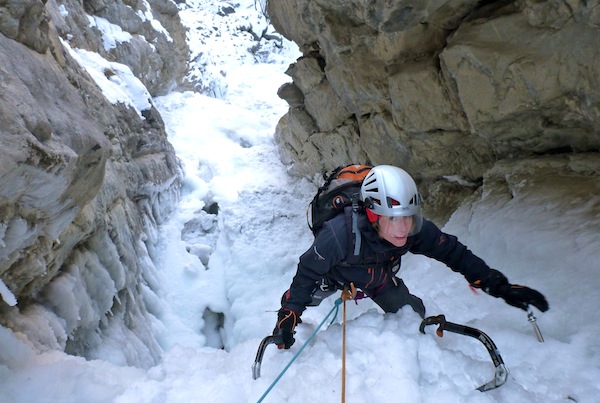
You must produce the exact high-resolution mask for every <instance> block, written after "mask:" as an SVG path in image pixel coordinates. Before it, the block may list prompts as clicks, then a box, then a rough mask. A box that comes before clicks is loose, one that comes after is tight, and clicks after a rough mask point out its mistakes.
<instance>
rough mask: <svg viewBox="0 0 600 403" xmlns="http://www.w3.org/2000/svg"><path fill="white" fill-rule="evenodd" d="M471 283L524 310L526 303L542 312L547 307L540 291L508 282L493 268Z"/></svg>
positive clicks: (546, 302)
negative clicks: (484, 275) (483, 276)
mask: <svg viewBox="0 0 600 403" xmlns="http://www.w3.org/2000/svg"><path fill="white" fill-rule="evenodd" d="M472 285H473V286H474V287H476V288H481V289H482V290H483V291H485V292H486V293H487V294H490V295H491V296H492V297H500V298H502V299H504V301H506V303H507V304H509V305H512V306H514V307H517V308H521V309H523V310H525V311H526V310H527V306H528V305H533V306H535V307H536V308H537V309H539V310H540V311H542V312H546V311H547V310H548V309H549V306H548V301H546V298H545V297H544V296H543V295H542V294H541V293H539V292H538V291H536V290H533V289H531V288H529V287H525V286H522V285H516V284H510V283H509V282H508V279H507V278H506V276H504V274H502V273H500V272H499V271H498V270H495V269H490V270H488V272H487V276H486V277H485V278H483V279H481V280H476V281H474V282H473V284H472Z"/></svg>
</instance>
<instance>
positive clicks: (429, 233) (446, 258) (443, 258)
mask: <svg viewBox="0 0 600 403" xmlns="http://www.w3.org/2000/svg"><path fill="white" fill-rule="evenodd" d="M410 251H411V252H412V253H417V254H422V255H425V256H427V257H430V258H433V259H435V260H438V261H440V262H442V263H445V264H446V265H447V266H448V267H450V268H451V269H452V270H453V271H456V272H458V273H461V274H462V275H463V276H465V278H466V279H467V281H468V282H469V283H470V284H473V285H477V284H479V283H480V282H481V281H482V280H485V279H487V278H488V277H489V275H490V270H491V269H490V267H489V266H488V265H487V264H486V263H485V262H484V261H483V260H482V259H481V258H479V257H478V256H476V255H475V254H473V252H471V251H470V250H469V249H467V247H466V246H465V245H463V244H462V243H460V242H459V241H458V238H457V237H455V236H454V235H450V234H446V233H444V232H442V231H441V230H440V229H439V228H438V227H437V226H436V225H435V224H434V223H432V222H431V221H428V220H423V228H422V229H421V232H419V234H417V235H415V239H414V243H413V245H411V247H410ZM494 271H495V270H494Z"/></svg>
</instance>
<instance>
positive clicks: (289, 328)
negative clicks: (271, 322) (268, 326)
mask: <svg viewBox="0 0 600 403" xmlns="http://www.w3.org/2000/svg"><path fill="white" fill-rule="evenodd" d="M299 320H300V318H299V315H298V314H297V313H296V312H294V311H292V310H290V309H286V308H281V309H280V310H279V312H278V313H277V325H276V326H275V329H274V330H273V337H274V342H275V344H277V347H278V348H279V349H283V348H285V349H288V348H290V347H292V345H293V344H294V342H295V341H296V340H295V339H294V328H295V327H296V325H297V324H298V323H299Z"/></svg>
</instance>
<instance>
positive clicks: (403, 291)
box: [365, 277, 425, 318]
mask: <svg viewBox="0 0 600 403" xmlns="http://www.w3.org/2000/svg"><path fill="white" fill-rule="evenodd" d="M365 293H366V294H367V295H368V296H369V297H371V299H372V300H373V302H375V303H376V304H377V305H379V306H380V307H381V309H383V310H384V311H385V312H398V311H399V310H400V308H402V307H403V306H405V305H410V306H411V308H412V309H413V311H415V312H416V313H418V314H419V316H421V318H425V304H423V300H422V299H421V298H419V297H417V296H416V295H413V294H411V293H410V291H408V287H406V284H404V281H402V279H400V278H398V277H394V279H393V281H390V282H389V283H387V284H386V285H385V287H383V289H381V290H378V292H372V291H371V290H366V291H365Z"/></svg>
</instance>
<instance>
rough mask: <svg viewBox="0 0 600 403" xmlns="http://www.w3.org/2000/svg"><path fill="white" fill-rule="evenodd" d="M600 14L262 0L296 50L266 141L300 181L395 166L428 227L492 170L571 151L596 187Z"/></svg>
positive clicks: (408, 1) (502, 6) (579, 8)
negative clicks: (335, 171) (420, 202)
mask: <svg viewBox="0 0 600 403" xmlns="http://www.w3.org/2000/svg"><path fill="white" fill-rule="evenodd" d="M599 9H600V7H598V1H591V2H576V3H572V2H568V3H565V2H562V1H545V2H537V1H496V2H489V1H485V2H482V1H473V0H464V1H426V0H425V1H421V0H403V1H393V2H390V1H379V0H373V1H365V0H343V1H341V0H315V1H312V0H311V1H309V0H282V1H270V2H269V3H268V12H269V16H270V18H271V21H272V23H273V25H274V26H275V28H276V29H277V30H278V31H279V32H280V33H282V34H283V35H284V36H285V37H286V38H288V39H290V40H292V41H294V42H295V43H297V44H298V45H299V47H300V50H301V51H302V53H303V56H302V57H301V58H300V59H298V60H297V62H296V63H294V64H293V65H291V66H290V68H289V70H288V74H289V75H290V76H291V77H292V79H293V82H292V83H289V84H286V85H285V86H283V87H282V88H281V89H280V92H279V93H280V96H281V97H282V98H284V99H285V100H287V102H288V103H289V105H290V109H289V112H288V113H287V115H285V116H284V117H283V118H282V119H281V121H280V123H279V125H278V129H277V135H276V136H277V140H278V142H279V144H280V148H281V151H282V157H283V159H284V161H286V162H288V163H293V167H294V169H293V170H294V172H296V173H297V174H300V175H307V176H312V175H314V174H315V173H316V172H318V171H320V170H327V169H332V168H334V167H335V166H337V165H341V164H347V163H354V162H363V163H364V162H368V163H371V164H375V165H377V164H394V165H398V166H401V167H404V168H405V169H407V170H408V171H409V172H411V173H412V174H413V176H414V177H415V179H416V180H417V182H418V183H419V185H420V189H421V191H422V193H423V196H424V198H425V200H426V206H427V208H428V211H427V212H428V213H429V215H430V216H431V217H432V218H434V219H436V220H437V221H438V222H439V223H442V222H444V221H445V220H446V219H447V218H448V216H449V215H450V214H451V213H452V211H454V210H455V208H456V207H457V206H458V205H459V204H460V203H461V201H462V200H463V199H464V198H465V197H467V196H468V195H471V194H472V193H473V192H474V191H475V190H477V189H479V188H480V187H481V186H482V184H483V182H484V178H485V177H486V172H488V171H489V170H490V169H492V168H493V167H494V166H496V165H497V164H498V163H499V162H502V163H503V164H504V165H503V166H506V164H507V161H515V162H518V161H520V160H527V161H530V162H531V161H534V160H535V159H536V158H542V157H543V156H546V155H564V156H566V157H568V159H578V158H579V157H580V156H581V157H582V158H581V159H582V160H585V161H587V162H586V163H587V164H591V165H589V166H588V169H586V170H583V171H585V172H586V173H581V172H582V171H580V173H579V174H578V175H583V176H586V177H588V178H592V179H594V180H595V181H596V183H597V178H598V176H597V175H598V170H597V169H598V166H597V165H598V164H597V161H598V160H599V159H600V158H599V157H600V156H599V155H598V152H599V150H600V131H599V129H598V128H599V127H600V68H599V67H598V65H599V64H598V60H599V59H600V48H599V47H598V38H599V37H600V13H599V12H598V10H599ZM590 156H591V157H590ZM559 160H561V159H560V158H559ZM562 160H564V158H563V159H562ZM533 164H535V162H534V163H533ZM594 164H595V166H594ZM542 165H545V166H546V164H542ZM564 167H565V166H563V167H562V168H560V169H559V168H558V167H554V168H550V167H548V169H550V171H543V174H544V175H552V169H557V170H558V171H560V170H562V169H563V168H564ZM536 172H538V170H536ZM538 174H539V172H538Z"/></svg>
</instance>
